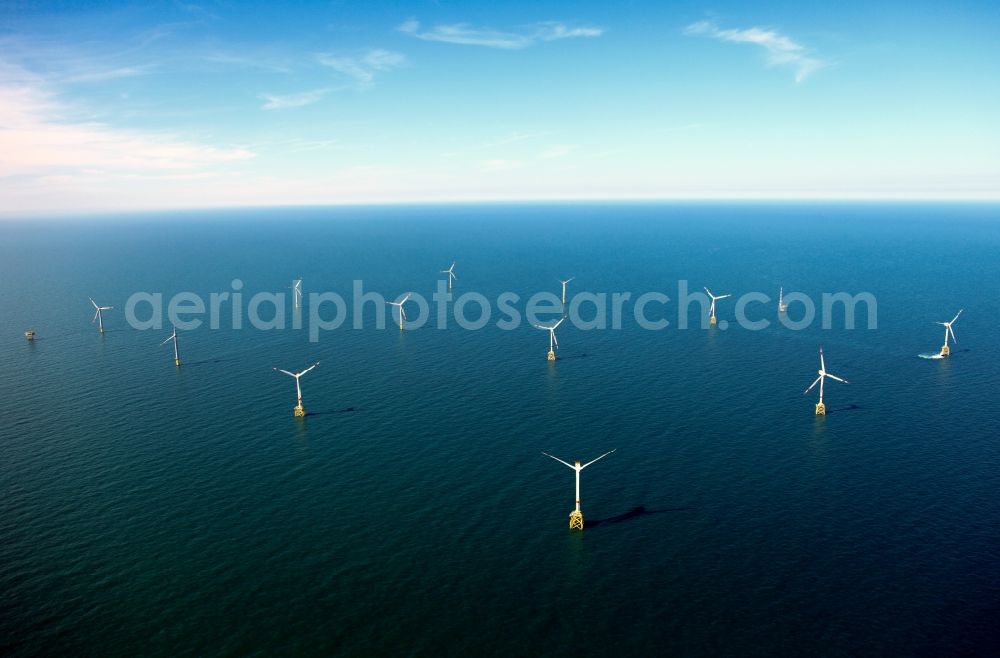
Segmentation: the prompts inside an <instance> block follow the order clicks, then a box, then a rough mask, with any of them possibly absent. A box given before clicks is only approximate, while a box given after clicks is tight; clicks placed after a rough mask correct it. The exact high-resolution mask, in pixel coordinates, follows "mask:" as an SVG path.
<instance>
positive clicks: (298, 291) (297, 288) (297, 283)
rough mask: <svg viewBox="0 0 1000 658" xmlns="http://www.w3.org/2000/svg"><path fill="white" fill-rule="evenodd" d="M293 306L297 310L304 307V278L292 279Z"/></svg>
mask: <svg viewBox="0 0 1000 658" xmlns="http://www.w3.org/2000/svg"><path fill="white" fill-rule="evenodd" d="M291 288H292V308H294V309H295V310H296V311H297V310H299V309H300V308H302V279H293V280H292V285H291Z"/></svg>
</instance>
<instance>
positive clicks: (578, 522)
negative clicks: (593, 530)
mask: <svg viewBox="0 0 1000 658" xmlns="http://www.w3.org/2000/svg"><path fill="white" fill-rule="evenodd" d="M617 449H618V448H615V450H617ZM615 450H609V451H607V452H606V453H604V454H603V455H601V456H600V457H598V458H597V459H594V460H593V461H589V462H587V463H586V464H583V465H582V466H581V465H580V460H576V461H575V462H573V463H572V464H570V463H569V462H564V461H563V460H561V459H559V458H558V457H556V456H554V455H550V454H549V453H547V452H543V453H542V454H543V455H545V456H546V457H551V458H552V459H554V460H556V461H557V462H559V463H560V464H564V465H566V466H569V467H570V468H572V469H573V470H574V471H575V472H576V509H574V510H573V511H572V512H570V513H569V529H570V530H583V511H582V510H581V509H580V471H582V470H583V469H585V468H587V467H588V466H590V465H591V464H593V463H594V462H596V461H598V460H600V459H604V458H605V457H607V456H608V455H610V454H611V453H612V452H614V451H615Z"/></svg>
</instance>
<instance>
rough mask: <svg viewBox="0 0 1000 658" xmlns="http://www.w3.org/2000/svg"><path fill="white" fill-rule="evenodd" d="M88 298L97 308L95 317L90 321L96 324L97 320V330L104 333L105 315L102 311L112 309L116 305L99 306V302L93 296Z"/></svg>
mask: <svg viewBox="0 0 1000 658" xmlns="http://www.w3.org/2000/svg"><path fill="white" fill-rule="evenodd" d="M88 299H90V303H91V304H93V305H94V308H95V309H96V310H95V311H94V319H93V320H91V321H90V323H91V324H94V322H97V330H98V331H99V332H101V333H102V334H103V333H104V316H103V315H101V313H102V312H103V311H110V310H111V309H113V308H114V306H98V305H97V302H95V301H94V298H93V297H88Z"/></svg>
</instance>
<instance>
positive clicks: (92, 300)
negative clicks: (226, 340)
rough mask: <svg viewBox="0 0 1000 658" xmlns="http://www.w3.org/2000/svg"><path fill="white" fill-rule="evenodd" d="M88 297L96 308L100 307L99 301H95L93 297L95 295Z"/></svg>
mask: <svg viewBox="0 0 1000 658" xmlns="http://www.w3.org/2000/svg"><path fill="white" fill-rule="evenodd" d="M87 299H89V300H90V303H91V304H93V305H94V308H99V307H98V306H97V302H95V301H94V298H93V297H88V298H87Z"/></svg>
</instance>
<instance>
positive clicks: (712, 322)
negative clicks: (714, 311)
mask: <svg viewBox="0 0 1000 658" xmlns="http://www.w3.org/2000/svg"><path fill="white" fill-rule="evenodd" d="M708 324H710V325H711V326H713V327H714V326H715V325H716V320H715V316H714V315H713V316H712V317H710V318H709V319H708Z"/></svg>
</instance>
